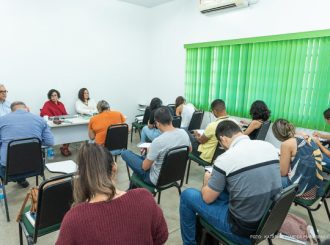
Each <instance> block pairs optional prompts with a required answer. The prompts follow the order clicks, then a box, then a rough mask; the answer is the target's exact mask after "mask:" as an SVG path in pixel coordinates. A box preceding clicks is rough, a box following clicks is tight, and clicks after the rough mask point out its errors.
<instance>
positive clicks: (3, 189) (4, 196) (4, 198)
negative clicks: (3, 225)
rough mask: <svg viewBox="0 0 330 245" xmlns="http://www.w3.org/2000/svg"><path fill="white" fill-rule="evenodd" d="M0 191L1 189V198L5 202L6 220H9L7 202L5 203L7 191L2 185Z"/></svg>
mask: <svg viewBox="0 0 330 245" xmlns="http://www.w3.org/2000/svg"><path fill="white" fill-rule="evenodd" d="M2 191H3V200H4V202H5V209H6V216H7V222H10V218H9V210H8V203H7V193H6V188H5V186H4V185H2Z"/></svg>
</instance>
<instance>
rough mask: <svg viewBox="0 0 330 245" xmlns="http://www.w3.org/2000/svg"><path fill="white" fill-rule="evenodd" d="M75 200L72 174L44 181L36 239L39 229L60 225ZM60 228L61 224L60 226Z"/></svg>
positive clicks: (41, 186) (37, 216) (39, 197)
mask: <svg viewBox="0 0 330 245" xmlns="http://www.w3.org/2000/svg"><path fill="white" fill-rule="evenodd" d="M72 202H73V191H72V175H71V174H67V175H61V176H58V177H55V178H51V179H49V180H46V181H43V182H42V183H41V184H40V186H39V192H38V208H37V215H36V222H35V239H36V237H37V236H38V230H40V229H43V228H46V227H51V226H55V225H59V224H60V223H61V222H62V219H63V217H64V215H65V214H66V212H67V211H69V210H70V207H71V204H72ZM58 228H59V226H58Z"/></svg>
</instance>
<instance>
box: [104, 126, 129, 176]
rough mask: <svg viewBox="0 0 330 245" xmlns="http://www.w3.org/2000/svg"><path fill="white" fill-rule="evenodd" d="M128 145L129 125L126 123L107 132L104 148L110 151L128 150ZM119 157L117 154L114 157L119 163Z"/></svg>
mask: <svg viewBox="0 0 330 245" xmlns="http://www.w3.org/2000/svg"><path fill="white" fill-rule="evenodd" d="M127 144H128V125H127V124H126V123H120V124H113V125H111V126H110V127H109V128H108V130H107V135H106V137H105V143H104V146H105V147H106V148H107V149H108V150H109V151H114V150H126V149H127ZM118 155H119V154H118ZM118 155H117V154H116V155H114V157H115V161H117V156H118ZM126 167H127V166H126ZM127 171H128V178H130V173H129V168H128V167H127Z"/></svg>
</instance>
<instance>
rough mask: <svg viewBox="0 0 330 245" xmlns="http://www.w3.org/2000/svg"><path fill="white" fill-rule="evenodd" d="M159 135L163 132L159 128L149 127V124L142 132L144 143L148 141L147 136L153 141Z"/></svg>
mask: <svg viewBox="0 0 330 245" xmlns="http://www.w3.org/2000/svg"><path fill="white" fill-rule="evenodd" d="M159 135H161V132H160V130H159V129H157V128H148V126H144V127H143V128H142V132H141V143H144V142H146V141H147V138H148V139H150V140H151V141H153V140H154V139H156V138H157V137H158V136H159Z"/></svg>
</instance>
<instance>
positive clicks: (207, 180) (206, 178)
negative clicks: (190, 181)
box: [203, 171, 211, 186]
mask: <svg viewBox="0 0 330 245" xmlns="http://www.w3.org/2000/svg"><path fill="white" fill-rule="evenodd" d="M210 177H211V173H210V172H209V171H205V174H204V182H203V186H206V185H207V183H208V182H209V179H210Z"/></svg>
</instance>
